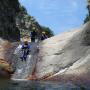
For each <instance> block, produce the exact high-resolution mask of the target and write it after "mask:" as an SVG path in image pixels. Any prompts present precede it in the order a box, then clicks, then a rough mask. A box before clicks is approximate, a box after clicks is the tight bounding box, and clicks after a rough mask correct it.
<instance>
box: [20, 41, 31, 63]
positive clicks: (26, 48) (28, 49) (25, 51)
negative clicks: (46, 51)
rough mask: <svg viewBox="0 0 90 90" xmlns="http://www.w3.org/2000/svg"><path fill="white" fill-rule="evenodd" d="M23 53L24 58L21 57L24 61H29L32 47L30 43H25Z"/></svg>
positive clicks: (22, 48)
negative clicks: (28, 57)
mask: <svg viewBox="0 0 90 90" xmlns="http://www.w3.org/2000/svg"><path fill="white" fill-rule="evenodd" d="M21 51H22V56H21V57H20V58H21V60H22V61H26V60H27V56H28V55H29V52H30V45H29V44H28V41H24V44H23V45H22V47H21Z"/></svg>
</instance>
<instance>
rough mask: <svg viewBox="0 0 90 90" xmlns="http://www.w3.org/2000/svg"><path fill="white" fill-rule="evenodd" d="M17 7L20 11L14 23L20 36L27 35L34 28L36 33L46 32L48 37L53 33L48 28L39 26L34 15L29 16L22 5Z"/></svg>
mask: <svg viewBox="0 0 90 90" xmlns="http://www.w3.org/2000/svg"><path fill="white" fill-rule="evenodd" d="M19 8H20V12H19V14H18V16H17V21H16V25H17V27H18V29H19V30H20V34H21V37H23V36H25V35H29V34H30V31H32V30H36V31H37V33H38V35H41V34H42V32H46V35H47V36H48V37H51V36H53V35H54V33H53V31H52V30H51V29H50V28H48V27H44V26H41V25H40V24H39V23H38V22H37V21H36V19H35V18H34V17H32V16H30V15H29V14H28V13H27V11H26V9H25V8H24V7H23V6H19Z"/></svg>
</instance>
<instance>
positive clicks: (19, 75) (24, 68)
mask: <svg viewBox="0 0 90 90" xmlns="http://www.w3.org/2000/svg"><path fill="white" fill-rule="evenodd" d="M30 46H31V49H30V50H31V52H30V54H29V55H28V57H27V60H26V62H25V61H23V62H22V61H21V59H20V54H21V53H20V50H21V45H19V46H18V47H17V48H16V50H15V53H14V54H16V55H17V57H18V60H16V71H15V73H14V74H13V76H12V79H13V80H20V79H22V80H23V79H25V78H26V77H28V75H30V74H32V71H33V69H34V68H35V65H36V61H37V55H38V52H37V49H38V48H37V46H38V43H30Z"/></svg>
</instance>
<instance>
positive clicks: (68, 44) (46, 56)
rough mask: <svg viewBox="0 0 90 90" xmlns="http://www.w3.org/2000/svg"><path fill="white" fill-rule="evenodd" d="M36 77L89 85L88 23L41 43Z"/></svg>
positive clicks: (89, 32)
mask: <svg viewBox="0 0 90 90" xmlns="http://www.w3.org/2000/svg"><path fill="white" fill-rule="evenodd" d="M39 48H40V52H39V54H38V59H37V66H36V77H37V78H38V79H45V80H63V81H64V80H65V81H75V82H79V83H86V82H89V83H88V84H90V22H89V23H87V24H85V25H84V26H82V27H81V28H78V29H76V30H72V31H68V32H64V33H62V34H60V35H58V36H55V37H52V38H50V39H47V40H45V41H43V42H42V43H41V44H40V46H39Z"/></svg>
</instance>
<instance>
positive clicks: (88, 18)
mask: <svg viewBox="0 0 90 90" xmlns="http://www.w3.org/2000/svg"><path fill="white" fill-rule="evenodd" d="M88 21H90V16H89V15H87V16H86V18H85V20H84V23H87V22H88Z"/></svg>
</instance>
